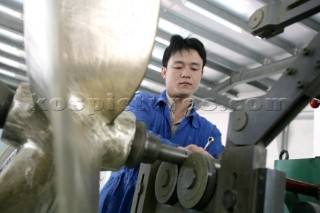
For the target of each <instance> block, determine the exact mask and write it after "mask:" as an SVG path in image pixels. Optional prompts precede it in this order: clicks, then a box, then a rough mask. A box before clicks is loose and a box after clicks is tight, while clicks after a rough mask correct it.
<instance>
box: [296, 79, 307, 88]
mask: <svg viewBox="0 0 320 213" xmlns="http://www.w3.org/2000/svg"><path fill="white" fill-rule="evenodd" d="M304 85H305V82H304V81H297V87H298V88H300V89H301V88H303V87H304Z"/></svg>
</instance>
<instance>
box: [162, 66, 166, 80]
mask: <svg viewBox="0 0 320 213" xmlns="http://www.w3.org/2000/svg"><path fill="white" fill-rule="evenodd" d="M161 75H162V78H166V76H167V68H165V67H161Z"/></svg>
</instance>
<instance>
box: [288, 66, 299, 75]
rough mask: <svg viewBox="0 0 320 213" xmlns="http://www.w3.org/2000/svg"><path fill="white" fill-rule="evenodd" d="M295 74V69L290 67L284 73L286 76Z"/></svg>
mask: <svg viewBox="0 0 320 213" xmlns="http://www.w3.org/2000/svg"><path fill="white" fill-rule="evenodd" d="M296 72H297V69H295V68H292V67H288V68H287V69H286V73H287V74H288V75H294V74H295V73H296Z"/></svg>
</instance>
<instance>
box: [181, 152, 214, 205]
mask: <svg viewBox="0 0 320 213" xmlns="http://www.w3.org/2000/svg"><path fill="white" fill-rule="evenodd" d="M215 186H216V169H215V164H214V162H213V161H212V160H210V159H209V156H206V155H201V154H199V153H192V154H191V155H190V156H189V157H188V158H187V160H186V161H185V162H184V163H183V165H182V167H181V169H180V172H179V176H178V183H177V193H178V198H179V202H180V204H181V205H182V206H183V207H184V208H187V209H198V210H201V209H204V207H205V206H206V205H207V204H208V202H209V201H210V200H211V198H212V196H213V193H214V191H215Z"/></svg>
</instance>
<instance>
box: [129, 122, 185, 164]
mask: <svg viewBox="0 0 320 213" xmlns="http://www.w3.org/2000/svg"><path fill="white" fill-rule="evenodd" d="M189 154H190V152H188V151H186V150H184V149H178V148H175V147H171V146H169V145H165V144H162V143H161V140H160V138H159V137H157V136H155V135H153V134H148V133H147V129H146V126H145V124H144V123H142V122H137V123H136V132H135V135H134V140H133V142H132V146H131V151H130V154H129V156H128V158H127V160H126V163H125V165H126V166H127V167H129V168H132V167H134V166H136V165H137V164H139V163H150V164H152V163H154V162H155V161H156V160H160V161H165V162H169V163H174V164H177V165H181V164H182V163H183V162H184V161H185V160H186V159H187V157H188V155H189Z"/></svg>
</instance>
